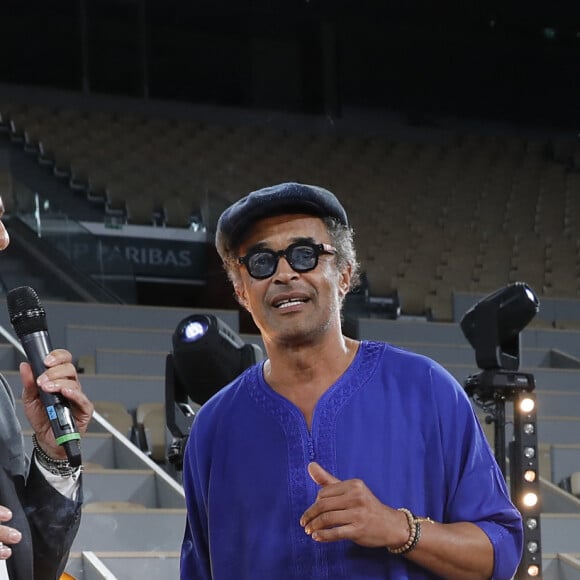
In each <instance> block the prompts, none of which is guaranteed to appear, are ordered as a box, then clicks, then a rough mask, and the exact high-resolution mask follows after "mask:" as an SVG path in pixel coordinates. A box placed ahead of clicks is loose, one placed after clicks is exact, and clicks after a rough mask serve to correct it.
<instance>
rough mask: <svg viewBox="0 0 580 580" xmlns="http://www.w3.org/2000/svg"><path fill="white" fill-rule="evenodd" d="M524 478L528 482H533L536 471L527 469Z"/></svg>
mask: <svg viewBox="0 0 580 580" xmlns="http://www.w3.org/2000/svg"><path fill="white" fill-rule="evenodd" d="M524 479H525V480H526V481H527V482H528V483H533V482H534V481H536V472H535V471H534V470H533V469H527V470H526V471H525V472H524Z"/></svg>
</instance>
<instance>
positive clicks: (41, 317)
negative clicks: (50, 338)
mask: <svg viewBox="0 0 580 580" xmlns="http://www.w3.org/2000/svg"><path fill="white" fill-rule="evenodd" d="M6 304H7V306H8V314H9V315H10V323H11V324H12V326H13V327H14V331H15V332H16V334H17V336H18V338H21V337H22V336H25V335H27V334H32V333H33V332H40V331H43V330H48V329H47V326H46V313H45V311H44V308H43V307H42V305H41V304H40V300H39V298H38V294H37V293H36V291H35V290H34V289H33V288H30V286H20V287H19V288H14V289H13V290H10V291H9V292H8V294H6Z"/></svg>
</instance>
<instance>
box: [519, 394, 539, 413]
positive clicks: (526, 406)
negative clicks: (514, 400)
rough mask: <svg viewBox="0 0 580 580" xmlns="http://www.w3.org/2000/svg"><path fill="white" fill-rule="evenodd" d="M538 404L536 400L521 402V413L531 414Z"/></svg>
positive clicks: (523, 400)
mask: <svg viewBox="0 0 580 580" xmlns="http://www.w3.org/2000/svg"><path fill="white" fill-rule="evenodd" d="M535 406H536V403H535V401H534V399H529V398H527V397H526V398H525V399H522V400H521V401H520V411H523V412H524V413H531V412H532V411H533V410H534V407H535Z"/></svg>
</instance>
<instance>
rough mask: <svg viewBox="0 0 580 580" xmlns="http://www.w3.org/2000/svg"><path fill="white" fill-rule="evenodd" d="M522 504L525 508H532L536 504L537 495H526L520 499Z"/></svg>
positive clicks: (531, 493)
mask: <svg viewBox="0 0 580 580" xmlns="http://www.w3.org/2000/svg"><path fill="white" fill-rule="evenodd" d="M522 503H523V504H524V505H525V506H526V507H534V506H535V505H536V504H537V503H538V495H537V494H536V493H534V492H530V493H526V495H524V497H523V498H522Z"/></svg>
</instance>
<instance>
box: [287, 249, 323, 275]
mask: <svg viewBox="0 0 580 580" xmlns="http://www.w3.org/2000/svg"><path fill="white" fill-rule="evenodd" d="M317 260H318V255H317V253H316V250H315V249H314V248H313V247H311V246H294V247H293V248H292V250H291V251H290V256H289V261H290V265H291V266H292V268H294V270H296V271H298V272H307V271H308V270H312V269H314V268H315V267H316V263H317Z"/></svg>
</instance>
